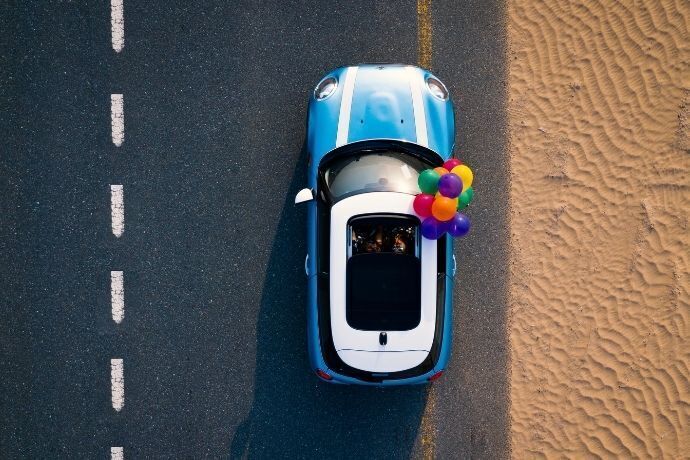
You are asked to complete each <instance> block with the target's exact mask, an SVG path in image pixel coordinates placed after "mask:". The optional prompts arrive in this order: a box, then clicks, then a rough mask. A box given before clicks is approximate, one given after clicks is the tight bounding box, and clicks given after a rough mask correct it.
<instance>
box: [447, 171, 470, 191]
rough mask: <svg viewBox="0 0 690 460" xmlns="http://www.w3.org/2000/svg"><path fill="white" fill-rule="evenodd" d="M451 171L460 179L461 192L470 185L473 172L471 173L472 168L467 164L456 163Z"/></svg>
mask: <svg viewBox="0 0 690 460" xmlns="http://www.w3.org/2000/svg"><path fill="white" fill-rule="evenodd" d="M451 172H452V173H453V174H455V175H457V176H458V177H459V178H460V180H462V191H463V192H464V191H465V190H467V189H468V188H470V187H472V179H474V174H472V170H471V169H470V168H469V167H468V166H467V165H458V166H456V167H455V168H453V170H452V171H451Z"/></svg>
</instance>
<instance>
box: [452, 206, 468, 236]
mask: <svg viewBox="0 0 690 460" xmlns="http://www.w3.org/2000/svg"><path fill="white" fill-rule="evenodd" d="M470 226H471V223H470V218H469V217H467V216H466V215H464V214H462V213H460V212H456V213H455V217H453V219H451V220H450V222H449V225H448V233H450V235H451V236H453V237H455V238H457V237H459V236H465V235H467V232H469V231H470Z"/></svg>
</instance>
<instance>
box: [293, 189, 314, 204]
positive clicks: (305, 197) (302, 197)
mask: <svg viewBox="0 0 690 460" xmlns="http://www.w3.org/2000/svg"><path fill="white" fill-rule="evenodd" d="M313 199H314V192H313V191H312V189H310V188H303V189H302V190H300V191H299V192H298V193H297V195H295V204H300V203H305V202H307V201H311V200H313Z"/></svg>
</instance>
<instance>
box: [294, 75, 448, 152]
mask: <svg viewBox="0 0 690 460" xmlns="http://www.w3.org/2000/svg"><path fill="white" fill-rule="evenodd" d="M429 75H431V74H430V73H429V72H428V71H426V70H423V69H420V68H418V67H414V66H404V65H363V66H351V67H343V68H340V69H336V70H334V71H333V72H331V73H330V74H328V75H327V76H332V77H334V78H336V79H337V80H338V86H337V89H336V90H335V92H334V93H333V94H332V95H331V96H330V97H328V98H327V99H324V100H321V101H317V100H315V99H314V98H313V97H312V98H311V101H310V104H309V120H308V129H307V147H308V149H309V152H310V153H311V154H312V156H313V157H314V160H316V163H317V164H318V161H319V160H320V159H321V158H322V157H323V156H324V155H325V154H326V153H328V152H329V151H331V150H333V149H334V148H337V147H340V146H342V145H346V144H350V143H353V142H358V141H362V140H373V139H390V140H398V141H402V142H411V143H416V144H418V145H421V146H423V147H427V148H429V149H431V150H433V151H435V152H436V153H438V154H439V155H440V156H441V157H443V158H444V159H445V158H448V157H449V156H450V155H451V153H452V149H453V143H454V138H455V129H454V115H453V105H452V103H451V102H450V100H446V101H441V100H438V99H436V98H435V97H434V96H433V95H431V93H430V91H429V90H428V88H427V86H426V83H425V79H426V78H427V76H429Z"/></svg>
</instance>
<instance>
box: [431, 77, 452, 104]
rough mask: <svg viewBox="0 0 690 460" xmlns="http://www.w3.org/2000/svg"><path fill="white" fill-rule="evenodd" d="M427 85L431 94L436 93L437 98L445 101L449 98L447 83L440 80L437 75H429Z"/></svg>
mask: <svg viewBox="0 0 690 460" xmlns="http://www.w3.org/2000/svg"><path fill="white" fill-rule="evenodd" d="M426 86H427V88H429V91H431V94H433V95H434V97H436V98H437V99H440V100H442V101H445V100H446V99H448V90H447V89H446V85H444V84H443V83H441V80H439V79H438V78H436V77H427V78H426Z"/></svg>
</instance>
